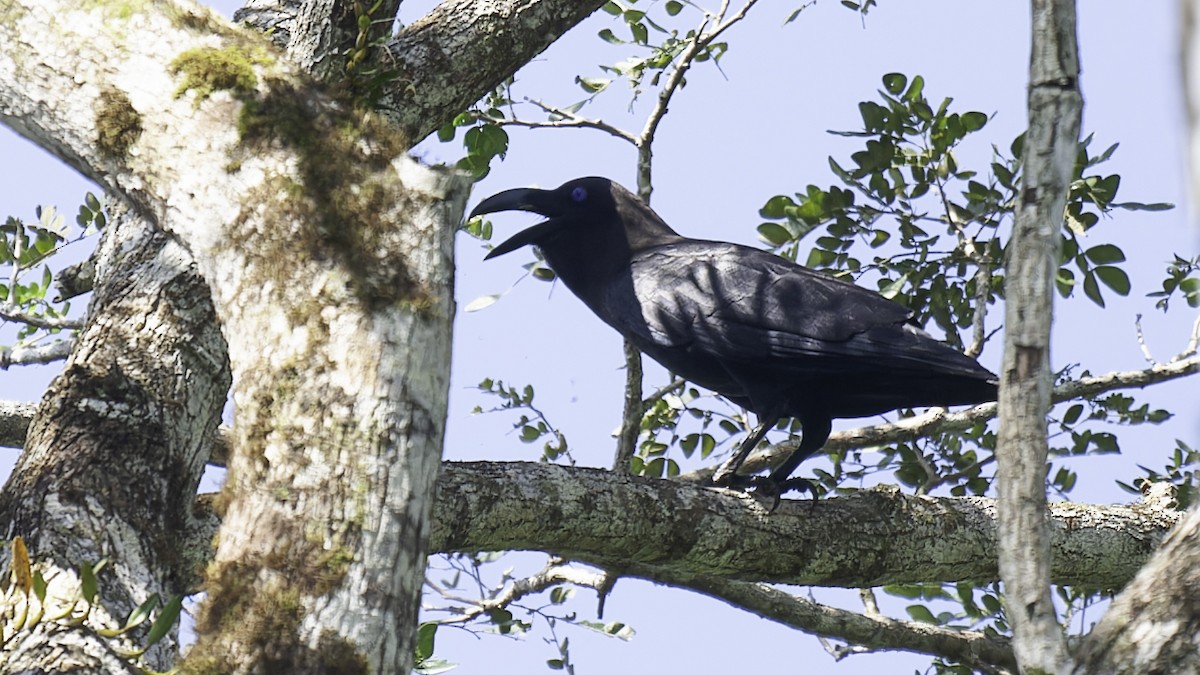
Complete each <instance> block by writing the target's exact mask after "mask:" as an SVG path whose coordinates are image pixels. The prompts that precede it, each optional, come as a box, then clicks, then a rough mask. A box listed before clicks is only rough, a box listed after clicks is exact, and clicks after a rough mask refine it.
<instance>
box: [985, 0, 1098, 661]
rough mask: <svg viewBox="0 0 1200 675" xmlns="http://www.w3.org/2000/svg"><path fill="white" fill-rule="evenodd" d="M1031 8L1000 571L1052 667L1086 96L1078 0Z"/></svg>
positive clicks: (1032, 652) (1014, 606)
mask: <svg viewBox="0 0 1200 675" xmlns="http://www.w3.org/2000/svg"><path fill="white" fill-rule="evenodd" d="M1032 7H1033V40H1032V54H1031V56H1030V82H1029V129H1028V131H1027V132H1026V134H1025V145H1024V151H1023V157H1022V159H1023V160H1024V168H1023V179H1022V184H1021V192H1020V196H1019V197H1018V203H1017V205H1016V214H1015V218H1014V223H1013V235H1012V240H1011V242H1010V243H1009V246H1008V252H1007V255H1008V258H1007V270H1008V275H1007V277H1006V282H1005V299H1006V304H1005V338H1004V362H1003V367H1002V369H1001V375H1000V380H1001V384H1000V400H999V407H1000V430H999V434H998V439H997V443H996V458H997V460H998V466H997V471H996V476H997V495H998V498H999V502H1000V542H1001V545H1000V550H999V553H1000V575H1001V577H1002V579H1003V580H1004V589H1005V596H1004V597H1005V606H1006V608H1007V616H1008V620H1009V622H1010V623H1011V624H1012V627H1013V648H1014V651H1015V652H1016V654H1017V661H1018V663H1020V664H1021V669H1022V670H1023V671H1025V672H1037V671H1044V672H1047V673H1055V672H1061V671H1062V669H1063V668H1064V667H1065V666H1066V664H1067V662H1068V657H1067V652H1066V644H1065V641H1064V640H1063V634H1062V629H1061V627H1060V626H1059V624H1058V619H1057V616H1056V613H1055V609H1054V602H1053V600H1052V599H1051V596H1050V581H1051V573H1050V569H1051V564H1052V561H1051V557H1050V545H1049V541H1050V536H1049V532H1048V531H1047V524H1046V518H1045V512H1046V456H1047V452H1048V447H1049V446H1048V442H1047V438H1046V415H1047V413H1048V412H1049V411H1050V405H1051V398H1050V397H1051V386H1052V384H1053V380H1052V376H1051V370H1050V324H1051V318H1052V315H1053V302H1054V278H1055V274H1056V272H1057V270H1058V262H1059V261H1058V257H1059V255H1058V254H1059V248H1060V244H1061V238H1062V235H1061V233H1060V230H1061V228H1062V221H1063V212H1064V206H1065V204H1066V198H1067V190H1068V188H1069V186H1070V181H1071V176H1072V171H1073V169H1074V166H1075V156H1076V152H1077V149H1076V148H1077V144H1078V142H1079V126H1080V117H1081V115H1082V111H1083V99H1082V97H1081V96H1080V93H1079V48H1078V45H1077V42H1076V38H1075V2H1074V0H1034V2H1033V4H1032Z"/></svg>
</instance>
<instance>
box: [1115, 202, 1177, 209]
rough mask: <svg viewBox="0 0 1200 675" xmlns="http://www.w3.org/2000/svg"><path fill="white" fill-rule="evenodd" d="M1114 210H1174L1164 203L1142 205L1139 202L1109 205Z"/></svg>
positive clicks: (1172, 205) (1173, 206)
mask: <svg viewBox="0 0 1200 675" xmlns="http://www.w3.org/2000/svg"><path fill="white" fill-rule="evenodd" d="M1109 206H1111V207H1113V208H1114V209H1125V210H1126V211H1170V210H1171V209H1173V208H1175V205H1174V204H1168V203H1165V202H1157V203H1154V204H1143V203H1141V202H1117V203H1113V204H1109Z"/></svg>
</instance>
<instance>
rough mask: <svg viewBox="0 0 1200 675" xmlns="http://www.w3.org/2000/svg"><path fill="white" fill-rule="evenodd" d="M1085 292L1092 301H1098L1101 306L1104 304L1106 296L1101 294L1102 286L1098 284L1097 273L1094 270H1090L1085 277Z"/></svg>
mask: <svg viewBox="0 0 1200 675" xmlns="http://www.w3.org/2000/svg"><path fill="white" fill-rule="evenodd" d="M1083 294H1084V295H1086V296H1088V298H1090V299H1091V300H1092V302H1094V303H1096V304H1097V305H1100V306H1101V307H1103V306H1104V297H1103V296H1102V295H1100V286H1098V285H1097V284H1096V274H1095V271H1094V270H1092V271H1089V272H1088V273H1087V274H1086V275H1084V277H1083Z"/></svg>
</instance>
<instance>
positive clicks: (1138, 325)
mask: <svg viewBox="0 0 1200 675" xmlns="http://www.w3.org/2000/svg"><path fill="white" fill-rule="evenodd" d="M1133 325H1134V328H1135V329H1136V331H1137V342H1138V347H1140V348H1141V350H1142V357H1143V358H1145V359H1146V363H1149V364H1150V365H1152V366H1153V365H1155V364H1156V363H1158V362H1157V361H1155V360H1154V355H1153V354H1151V353H1150V347H1149V346H1148V345H1147V344H1146V334H1145V333H1143V332H1142V315H1141V314H1138V315H1137V318H1136V319H1134V320H1133Z"/></svg>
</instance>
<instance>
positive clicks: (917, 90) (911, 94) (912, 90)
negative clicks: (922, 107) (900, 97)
mask: <svg viewBox="0 0 1200 675" xmlns="http://www.w3.org/2000/svg"><path fill="white" fill-rule="evenodd" d="M924 91H925V78H923V77H921V76H920V75H917V76H915V77H913V79H912V84H910V85H908V91H906V92H904V100H905V101H909V102H913V101H917V100H919V99H920V98H921V93H922V92H924Z"/></svg>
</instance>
